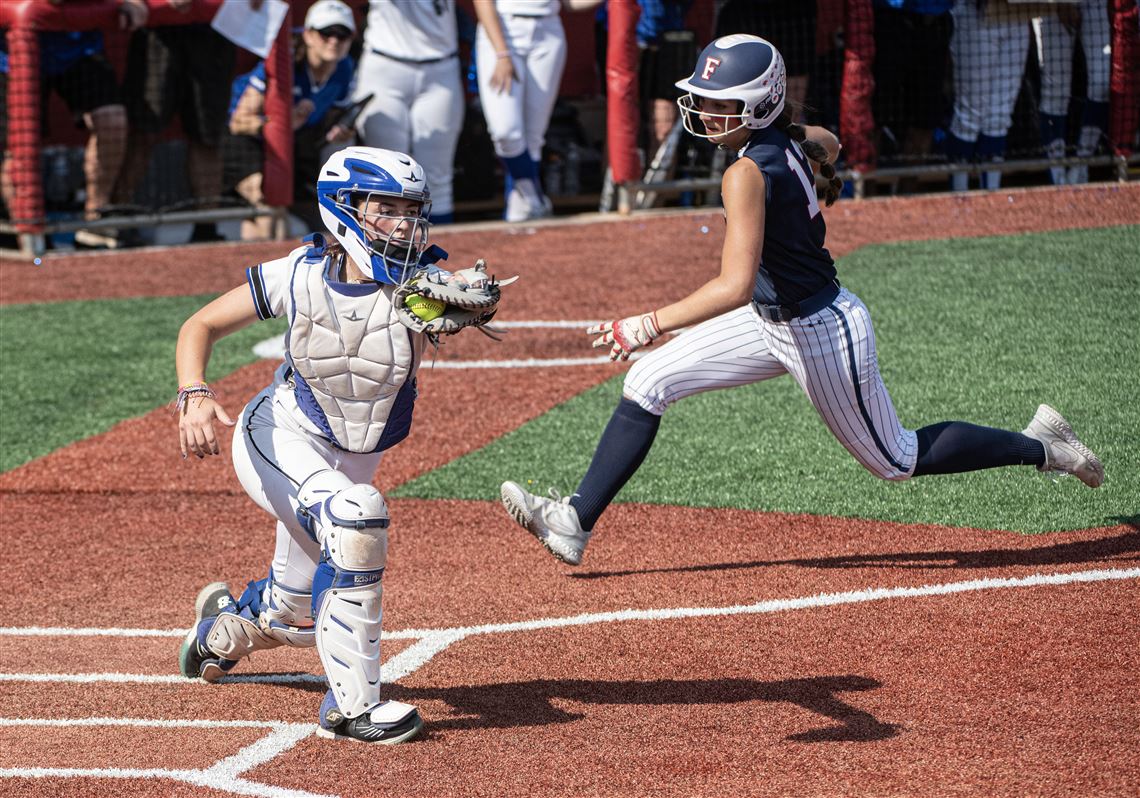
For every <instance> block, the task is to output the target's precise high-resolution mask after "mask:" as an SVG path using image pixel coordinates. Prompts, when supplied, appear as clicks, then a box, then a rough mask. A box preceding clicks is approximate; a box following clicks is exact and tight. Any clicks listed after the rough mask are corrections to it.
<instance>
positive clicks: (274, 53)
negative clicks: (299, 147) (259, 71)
mask: <svg viewBox="0 0 1140 798" xmlns="http://www.w3.org/2000/svg"><path fill="white" fill-rule="evenodd" d="M292 29H293V12H292V11H286V12H285V21H284V22H282V23H281V30H279V31H278V32H277V41H276V42H275V43H274V44H273V49H272V50H271V51H270V53H269V58H267V59H266V60H265V78H266V93H265V128H264V137H265V163H264V164H263V165H262V173H261V174H262V177H261V180H262V183H261V190H262V192H263V193H264V194H265V202H266V203H267V204H269V205H276V206H278V207H286V206H289V205H292V204H293V51H292Z"/></svg>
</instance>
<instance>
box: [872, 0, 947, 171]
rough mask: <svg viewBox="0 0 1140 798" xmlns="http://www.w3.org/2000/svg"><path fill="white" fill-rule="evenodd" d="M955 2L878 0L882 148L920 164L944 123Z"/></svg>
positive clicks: (877, 116) (877, 89) (878, 110)
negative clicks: (947, 71) (945, 80)
mask: <svg viewBox="0 0 1140 798" xmlns="http://www.w3.org/2000/svg"><path fill="white" fill-rule="evenodd" d="M953 5H954V0H875V3H874V13H875V41H876V42H877V43H878V45H879V46H878V47H876V48H875V99H874V110H875V121H876V122H877V123H878V125H879V127H880V144H879V151H880V153H883V152H884V151H886V150H892V151H893V152H894V153H895V154H896V155H897V156H898V157H899V158H901V159H902V160H904V161H906V162H908V163H916V162H918V161H920V160H922V159H923V158H924V157H925V156H926V155H928V154H929V153H930V146H931V141H932V139H933V135H934V129H935V128H936V127H939V126H940V125H941V124H942V122H943V119H942V114H943V110H944V109H943V104H944V103H945V102H946V98H945V95H944V92H943V87H942V84H943V81H944V79H945V77H946V64H947V61H948V53H949V47H950V29H951V21H950V8H951V6H953Z"/></svg>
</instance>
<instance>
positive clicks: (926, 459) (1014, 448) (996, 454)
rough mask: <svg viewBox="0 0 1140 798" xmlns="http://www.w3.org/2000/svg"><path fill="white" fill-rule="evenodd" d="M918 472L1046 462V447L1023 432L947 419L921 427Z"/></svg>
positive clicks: (928, 472)
mask: <svg viewBox="0 0 1140 798" xmlns="http://www.w3.org/2000/svg"><path fill="white" fill-rule="evenodd" d="M917 434H918V464H917V465H916V466H915V467H914V476H916V477H919V476H923V475H924V474H958V473H961V472H963V471H980V470H981V469H983V468H997V467H999V466H1011V465H1032V466H1042V465H1044V464H1045V447H1044V446H1043V445H1042V444H1041V441H1038V440H1034V439H1033V438H1030V437H1029V436H1027V435H1022V434H1021V433H1020V432H1009V431H1007V430H1004V429H994V428H993V427H979V426H978V425H977V424H968V423H966V422H965V421H943V422H942V423H940V424H931V425H930V426H929V427H923V428H922V429H920V430H918V433H917Z"/></svg>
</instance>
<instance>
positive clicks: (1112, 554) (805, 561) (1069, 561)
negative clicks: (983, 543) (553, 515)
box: [569, 515, 1140, 579]
mask: <svg viewBox="0 0 1140 798" xmlns="http://www.w3.org/2000/svg"><path fill="white" fill-rule="evenodd" d="M1107 520H1110V521H1115V522H1117V523H1120V524H1123V525H1125V526H1128V527H1131V528H1132V530H1133V531H1132V532H1125V533H1123V534H1121V535H1116V536H1113V537H1109V538H1100V539H1098V540H1082V541H1077V542H1073V543H1054V544H1051V545H1048V546H1035V547H1033V548H1029V549H985V550H982V551H906V552H900V553H888V554H849V555H844V556H842V557H808V558H796V559H790V560H753V561H750V562H721V563H706V564H703V565H682V566H678V567H676V568H643V569H637V570H628V571H590V572H586V573H572V574H569V576H570V578H572V579H608V578H610V577H619V576H638V575H642V574H668V573H699V572H704V571H738V570H744V569H749V568H771V567H773V566H781V565H793V566H798V567H801V568H974V569H984V568H1008V567H1012V566H1019V565H1020V566H1046V565H1079V564H1081V563H1094V562H1105V561H1111V562H1117V561H1119V559H1120V558H1121V555H1130V554H1131V555H1137V556H1132V557H1124V558H1123V559H1124V560H1128V561H1135V560H1140V516H1135V515H1133V516H1123V517H1114V518H1111V519H1107Z"/></svg>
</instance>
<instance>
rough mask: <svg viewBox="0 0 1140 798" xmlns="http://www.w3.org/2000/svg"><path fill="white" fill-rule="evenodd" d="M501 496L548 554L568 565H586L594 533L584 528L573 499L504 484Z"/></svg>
mask: <svg viewBox="0 0 1140 798" xmlns="http://www.w3.org/2000/svg"><path fill="white" fill-rule="evenodd" d="M500 495H501V496H502V499H503V506H504V507H505V508H507V512H508V513H509V514H510V516H511V518H513V519H515V521H516V522H518V524H519V525H520V526H522V527H525V528H526V530H527V531H528V532H530V533H531V534H532V535H534V536H535V537H536V538H538V540H539V542H541V543H542V545H543V546H545V547H546V550H547V551H549V552H550V553H551V554H553V555H554V556H555V557H557V558H558V559H559V560H561V561H562V562H564V563H566V564H568V565H577V564H578V563H580V562H582V552H584V551H585V550H586V544H587V543H589V541H590V534H591V533H589V532H587V531H586V530H584V529H582V524H581V523H580V522H579V521H578V511H577V510H575V509H574V508H573V507H571V506H570V498H571V497H570V496H565V497H562V496H559V495H558V492H557V491H555V490H554V489H551V491H550V495H551V497H552V498H550V499H547V498H545V497H543V496H535V495H534V494H533V493H530V492H528V491H526V490H524V489H523V488H522V487H521V486H520V485H518V484H516V483H514V482H504V483H503V486H502V488H501V489H500Z"/></svg>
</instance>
